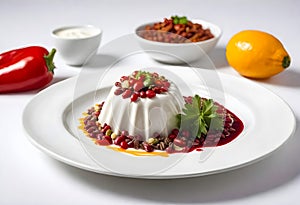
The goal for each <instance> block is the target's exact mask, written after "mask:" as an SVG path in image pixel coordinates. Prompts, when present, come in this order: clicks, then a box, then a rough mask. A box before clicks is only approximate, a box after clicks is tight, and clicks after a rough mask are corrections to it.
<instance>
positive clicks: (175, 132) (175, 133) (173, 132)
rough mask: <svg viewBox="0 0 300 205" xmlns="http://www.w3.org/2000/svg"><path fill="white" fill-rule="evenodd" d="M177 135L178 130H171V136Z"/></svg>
mask: <svg viewBox="0 0 300 205" xmlns="http://www.w3.org/2000/svg"><path fill="white" fill-rule="evenodd" d="M178 133H179V130H178V129H176V128H175V129H173V130H172V134H174V135H176V136H177V135H178Z"/></svg>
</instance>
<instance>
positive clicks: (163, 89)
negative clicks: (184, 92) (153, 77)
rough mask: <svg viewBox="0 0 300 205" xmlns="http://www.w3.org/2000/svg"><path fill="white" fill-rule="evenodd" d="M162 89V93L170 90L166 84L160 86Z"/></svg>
mask: <svg viewBox="0 0 300 205" xmlns="http://www.w3.org/2000/svg"><path fill="white" fill-rule="evenodd" d="M160 90H161V92H162V93H165V92H167V91H168V88H167V87H165V86H162V87H161V88H160Z"/></svg>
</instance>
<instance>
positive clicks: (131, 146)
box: [128, 140, 134, 148]
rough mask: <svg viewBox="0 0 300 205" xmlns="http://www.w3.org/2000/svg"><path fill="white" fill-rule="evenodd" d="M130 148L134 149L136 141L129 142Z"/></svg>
mask: <svg viewBox="0 0 300 205" xmlns="http://www.w3.org/2000/svg"><path fill="white" fill-rule="evenodd" d="M128 148H134V140H131V141H129V142H128Z"/></svg>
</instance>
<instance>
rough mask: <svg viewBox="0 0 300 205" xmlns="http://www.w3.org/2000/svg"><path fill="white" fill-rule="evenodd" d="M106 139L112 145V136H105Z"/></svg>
mask: <svg viewBox="0 0 300 205" xmlns="http://www.w3.org/2000/svg"><path fill="white" fill-rule="evenodd" d="M104 139H105V140H107V141H108V142H109V144H112V139H111V137H110V136H108V135H105V136H104Z"/></svg>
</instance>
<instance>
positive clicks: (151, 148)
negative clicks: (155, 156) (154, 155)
mask: <svg viewBox="0 0 300 205" xmlns="http://www.w3.org/2000/svg"><path fill="white" fill-rule="evenodd" d="M143 146H144V149H145V151H146V152H153V150H154V148H153V146H152V145H150V144H148V143H143Z"/></svg>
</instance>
